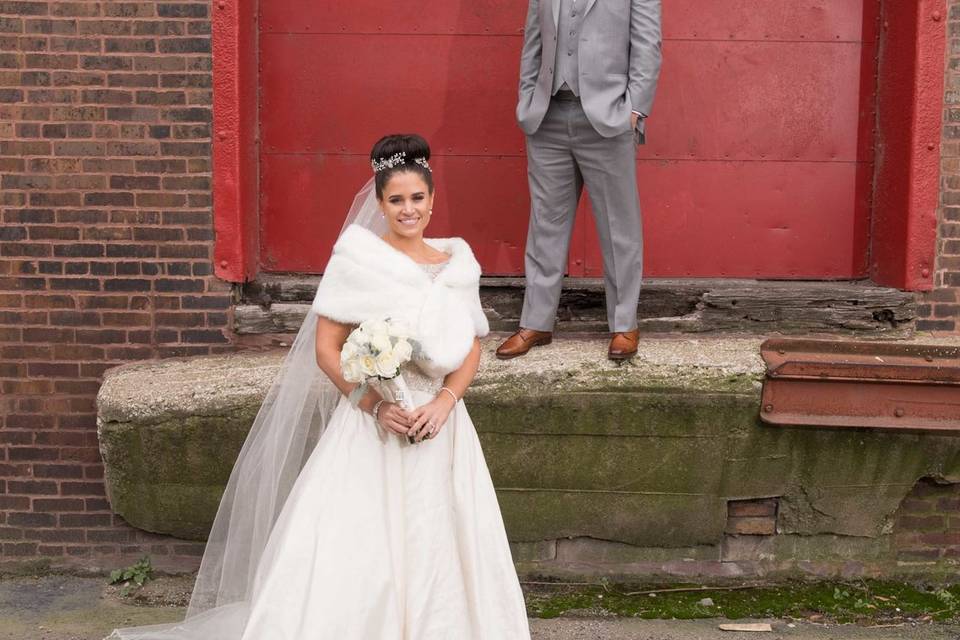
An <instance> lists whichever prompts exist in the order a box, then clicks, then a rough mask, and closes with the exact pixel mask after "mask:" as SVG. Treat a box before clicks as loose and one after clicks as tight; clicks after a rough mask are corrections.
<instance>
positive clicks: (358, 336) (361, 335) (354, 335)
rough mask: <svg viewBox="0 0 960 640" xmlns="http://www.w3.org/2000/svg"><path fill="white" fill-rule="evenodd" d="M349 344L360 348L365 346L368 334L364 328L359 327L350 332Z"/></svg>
mask: <svg viewBox="0 0 960 640" xmlns="http://www.w3.org/2000/svg"><path fill="white" fill-rule="evenodd" d="M347 342H349V343H351V344H353V345H356V346H358V347H361V346H363V345H364V344H365V343H366V342H367V335H366V332H365V331H364V330H363V327H357V328H356V329H354V330H353V331H351V332H350V335H349V336H348V337H347Z"/></svg>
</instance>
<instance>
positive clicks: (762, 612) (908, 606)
mask: <svg viewBox="0 0 960 640" xmlns="http://www.w3.org/2000/svg"><path fill="white" fill-rule="evenodd" d="M645 591H646V590H645V589H642V588H629V587H626V586H622V585H620V586H609V585H597V586H590V587H567V586H549V585H538V586H536V587H534V588H531V587H529V586H528V588H527V593H526V596H527V609H528V611H529V613H530V615H531V616H534V617H540V618H555V617H557V616H561V615H565V614H566V615H571V614H586V615H608V616H609V615H616V616H623V617H639V618H650V619H654V618H656V619H674V618H676V619H680V620H689V619H694V618H716V617H725V618H729V619H733V620H736V619H742V618H763V617H777V618H809V617H811V616H821V617H822V618H823V620H824V621H831V622H840V623H847V622H859V623H873V624H878V623H893V622H899V621H904V620H919V619H926V620H934V621H938V622H953V621H957V620H958V619H960V586H957V585H955V586H952V587H947V588H937V589H934V588H925V587H922V586H914V585H909V584H904V583H900V582H884V581H873V580H868V581H862V582H856V583H840V582H821V583H800V582H797V583H789V584H784V585H778V586H768V587H755V588H749V589H735V590H721V589H696V590H693V591H679V592H672V593H670V592H667V593H663V592H661V593H656V594H653V595H650V594H648V593H645ZM704 598H710V599H711V600H713V603H714V606H704V605H701V604H700V601H702V600H703V599H704Z"/></svg>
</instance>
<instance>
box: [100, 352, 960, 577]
mask: <svg viewBox="0 0 960 640" xmlns="http://www.w3.org/2000/svg"><path fill="white" fill-rule="evenodd" d="M496 342H497V341H496V340H493V339H491V340H488V341H486V342H485V344H484V354H483V362H482V364H481V373H480V375H479V376H478V378H477V380H476V382H475V384H474V386H473V387H472V388H471V391H470V393H469V395H468V398H467V402H468V405H469V407H470V411H471V414H472V416H473V418H474V420H475V422H476V424H477V428H478V431H479V432H480V436H481V440H482V442H483V446H484V452H485V455H486V458H487V462H488V465H489V467H490V471H491V474H492V476H493V478H494V482H495V484H496V486H497V489H498V493H499V497H500V502H501V508H502V511H503V515H504V519H505V521H506V524H507V529H508V534H509V536H510V539H511V541H512V542H513V543H514V544H515V547H514V548H515V552H516V553H517V554H518V562H520V564H521V566H524V567H525V568H526V570H528V571H530V572H535V573H543V574H556V575H571V574H582V573H596V574H603V575H618V576H620V577H624V576H627V575H632V576H634V577H637V576H639V575H660V574H663V575H674V576H685V575H692V574H697V575H700V574H704V573H705V574H706V575H714V576H723V575H727V574H740V573H743V574H756V573H758V572H760V573H762V572H765V571H773V570H777V571H785V570H786V569H787V568H790V569H791V570H800V571H808V572H813V573H829V572H830V571H834V570H838V569H837V567H838V566H848V565H850V563H851V562H853V563H854V564H856V562H860V563H861V564H859V565H856V566H860V567H867V566H871V567H881V569H877V570H876V571H879V572H881V573H882V571H883V570H884V569H882V567H886V568H888V569H889V568H891V567H895V565H896V561H895V552H894V550H893V549H892V546H891V543H890V533H891V528H892V521H893V520H892V519H893V515H894V514H895V512H896V511H897V509H898V507H899V505H900V503H901V501H902V500H903V498H904V496H905V495H906V494H907V493H908V492H909V491H910V490H911V488H912V487H913V486H914V485H915V484H916V482H917V481H918V480H919V479H920V478H923V477H934V478H939V479H942V480H945V481H949V482H958V481H960V438H955V437H951V436H938V435H928V434H916V433H902V432H878V431H871V430H866V429H862V430H859V429H852V430H851V429H847V430H837V429H810V428H790V429H784V428H776V427H769V426H764V425H762V424H761V423H760V422H759V420H758V412H759V397H760V387H761V379H762V375H763V365H762V362H761V360H760V358H759V345H760V342H761V340H760V339H759V338H698V339H689V338H671V339H660V340H649V341H646V342H644V343H642V345H641V352H640V354H639V355H638V357H637V359H636V360H635V361H634V362H633V363H632V364H628V365H625V366H622V367H618V366H616V365H613V364H612V363H609V362H608V361H607V360H606V359H605V357H604V349H605V342H604V341H600V340H557V341H555V342H554V344H552V345H550V346H549V347H543V348H539V349H537V350H536V351H534V352H533V354H531V356H528V357H526V358H521V359H518V360H513V361H506V362H503V361H498V360H496V359H495V358H494V357H493V349H494V348H495V346H496ZM937 342H944V341H943V340H938V341H937ZM958 342H960V341H958ZM282 357H283V353H282V352H276V351H272V352H259V353H242V354H233V355H227V356H216V357H204V358H195V359H175V360H167V361H156V362H147V363H140V364H133V365H125V366H122V367H119V368H117V369H113V370H111V371H110V372H108V374H107V376H106V377H105V380H104V384H103V387H102V389H101V392H100V395H99V398H98V405H99V430H100V438H101V451H102V453H103V457H104V461H105V464H106V481H107V488H108V495H109V498H110V500H111V503H112V505H113V507H114V509H115V510H116V511H117V513H119V514H120V515H122V516H123V517H124V518H125V519H126V520H128V521H129V522H130V523H131V524H133V525H134V526H137V527H140V528H143V529H147V530H149V531H154V532H158V533H167V534H172V535H175V536H178V537H182V538H188V539H203V537H204V535H205V533H206V531H207V530H208V529H209V526H210V523H211V521H212V518H213V516H214V514H215V511H216V505H217V502H218V500H219V496H220V492H221V491H222V487H223V485H224V484H225V482H226V479H227V477H228V475H229V472H230V468H231V465H232V464H233V460H234V459H235V456H236V454H237V452H238V451H239V449H240V446H241V445H242V443H243V440H244V437H245V435H246V431H247V429H249V425H250V424H251V423H252V420H253V417H254V416H255V414H256V411H257V409H258V408H259V405H260V402H261V401H262V398H263V397H264V395H265V393H266V390H267V388H268V387H269V384H270V382H271V381H272V379H273V377H274V376H275V375H276V372H277V370H278V367H279V364H280V362H281V360H282ZM758 498H775V499H776V500H777V505H778V507H777V509H776V513H775V519H776V520H775V522H776V532H777V535H774V536H766V537H762V536H742V535H730V532H733V533H737V531H736V529H730V528H729V527H728V519H727V516H728V502H730V501H738V500H750V499H758ZM740 533H742V532H740ZM813 540H818V541H820V542H819V543H816V544H807V542H808V541H813ZM758 541H762V542H758ZM751 554H756V556H757V558H754V559H750V556H751ZM691 563H693V564H691ZM838 563H839V564H838ZM850 566H852V565H850ZM803 567H807V568H806V569H803ZM864 570H866V569H864ZM871 571H873V569H871Z"/></svg>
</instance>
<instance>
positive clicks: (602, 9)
mask: <svg viewBox="0 0 960 640" xmlns="http://www.w3.org/2000/svg"><path fill="white" fill-rule="evenodd" d="M529 1H530V8H529V10H528V12H527V24H526V28H525V30H524V34H523V52H522V54H521V56H520V101H519V103H518V104H517V121H518V122H519V123H520V128H521V129H523V131H524V133H526V134H528V135H531V134H533V133H535V132H536V131H537V129H539V128H540V123H541V122H543V116H544V115H546V113H547V107H549V106H550V94H551V92H552V89H553V72H554V70H553V66H554V62H555V61H556V59H557V24H558V22H559V17H560V0H529ZM578 2H582V3H584V5H583V6H584V12H585V13H584V17H583V24H582V27H581V32H580V42H579V47H580V49H579V52H580V78H579V79H580V100H581V103H582V104H583V111H584V112H585V113H586V115H587V119H589V120H590V123H591V124H592V125H593V127H594V128H595V129H596V130H597V132H598V133H600V135H602V136H605V137H608V138H609V137H613V136H616V135H619V134H622V133H626V132H628V131H630V113H631V112H632V111H639V112H641V113H644V114H647V115H649V114H650V109H651V107H652V105H653V96H654V93H655V92H656V88H657V78H658V77H659V75H660V59H661V54H660V0H578Z"/></svg>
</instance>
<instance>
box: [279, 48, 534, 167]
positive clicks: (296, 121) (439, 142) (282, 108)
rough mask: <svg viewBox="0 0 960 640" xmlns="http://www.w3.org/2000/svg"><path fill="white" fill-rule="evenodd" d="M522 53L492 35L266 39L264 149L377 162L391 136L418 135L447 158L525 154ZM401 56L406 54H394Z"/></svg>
mask: <svg viewBox="0 0 960 640" xmlns="http://www.w3.org/2000/svg"><path fill="white" fill-rule="evenodd" d="M519 47H520V40H519V39H517V38H510V39H507V40H505V39H503V38H498V37H484V36H479V37H468V38H460V37H453V36H410V37H405V36H378V37H371V36H356V35H345V36H336V35H326V36H313V35H264V36H262V39H261V51H262V62H261V66H262V75H261V91H262V95H261V108H262V110H263V113H264V114H265V117H264V118H263V129H262V135H263V145H264V147H263V149H264V151H266V152H268V153H272V152H286V153H290V152H310V153H313V152H318V151H319V152H323V153H349V154H367V153H369V151H370V147H372V146H373V143H374V142H376V141H377V139H378V138H379V137H380V136H382V135H383V134H384V133H390V132H397V131H416V132H418V133H420V134H422V135H423V136H425V137H426V138H427V139H428V140H429V141H430V143H431V146H432V147H433V148H434V150H435V151H436V152H437V153H438V154H440V153H443V154H473V155H488V154H490V155H494V154H495V155H500V154H509V155H519V154H521V153H523V148H524V142H523V134H522V133H521V132H520V130H519V129H518V128H517V125H516V121H515V118H514V108H515V107H516V102H517V73H518V68H517V60H518V58H519V55H520V49H519ZM392 50H398V51H403V52H404V53H403V55H402V56H400V55H398V56H390V55H384V52H385V51H392ZM360 69H362V70H363V71H358V70H360ZM334 88H335V89H334Z"/></svg>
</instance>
